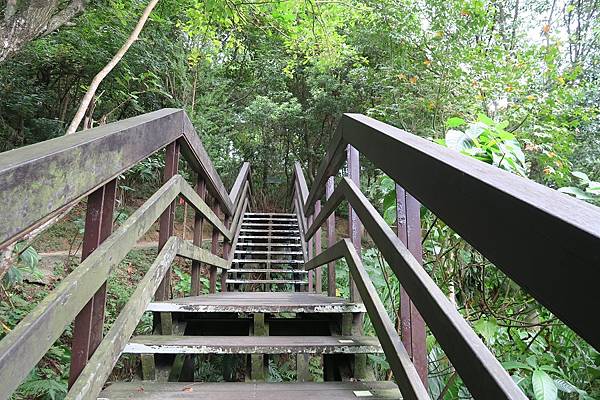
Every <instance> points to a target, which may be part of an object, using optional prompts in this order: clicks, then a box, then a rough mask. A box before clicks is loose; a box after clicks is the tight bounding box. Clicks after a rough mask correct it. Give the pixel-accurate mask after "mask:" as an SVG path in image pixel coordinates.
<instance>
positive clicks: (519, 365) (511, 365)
mask: <svg viewBox="0 0 600 400" xmlns="http://www.w3.org/2000/svg"><path fill="white" fill-rule="evenodd" d="M502 366H503V367H504V369H505V370H507V371H508V370H511V369H526V370H528V371H533V368H531V367H530V366H529V365H527V364H525V363H523V362H520V361H504V362H503V363H502Z"/></svg>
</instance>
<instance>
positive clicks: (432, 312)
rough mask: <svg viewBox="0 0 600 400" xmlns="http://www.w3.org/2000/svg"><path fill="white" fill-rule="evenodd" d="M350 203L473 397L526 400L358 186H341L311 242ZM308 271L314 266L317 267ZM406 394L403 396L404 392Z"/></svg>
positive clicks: (318, 219)
mask: <svg viewBox="0 0 600 400" xmlns="http://www.w3.org/2000/svg"><path fill="white" fill-rule="evenodd" d="M344 200H346V201H348V204H349V205H350V206H351V207H352V209H353V210H355V212H356V213H357V214H358V216H359V218H360V220H361V222H362V223H363V225H364V227H365V228H366V230H367V232H369V234H370V235H371V237H372V238H373V241H374V242H375V245H376V246H377V247H378V248H379V250H380V251H381V254H382V255H383V257H384V258H385V260H386V261H387V262H388V264H389V265H390V268H391V269H392V271H393V272H394V274H395V275H396V277H397V278H398V280H399V281H400V283H401V285H402V286H403V287H404V288H405V290H406V291H407V292H408V294H409V295H410V298H411V300H412V301H413V302H414V303H415V305H416V306H417V308H418V309H419V311H420V312H421V315H423V318H424V319H425V321H426V322H427V324H428V326H429V327H430V329H431V331H432V332H433V334H434V336H435V337H436V339H437V340H438V342H439V343H440V345H441V346H442V348H443V349H444V351H445V352H446V354H447V355H448V357H449V358H450V361H452V364H453V366H454V368H455V369H456V370H457V372H458V373H459V375H460V377H461V378H462V380H463V381H464V382H465V384H466V385H467V387H468V388H469V391H470V392H471V394H472V395H474V396H475V397H476V398H481V399H526V397H525V395H524V394H523V393H522V392H521V390H520V389H519V388H518V386H517V385H516V384H515V383H514V381H513V380H512V378H511V377H510V375H509V374H508V373H507V372H506V371H505V370H504V368H502V366H501V365H500V363H499V362H498V360H496V358H495V357H494V355H493V354H492V353H491V352H490V350H489V349H488V348H487V347H486V346H485V344H484V343H483V342H482V341H481V339H480V338H479V337H478V336H477V334H476V333H475V332H474V331H473V329H472V328H471V327H470V326H469V324H468V323H467V321H465V319H464V318H463V317H462V316H461V315H460V313H459V312H458V311H457V310H456V308H455V307H454V306H453V305H452V304H451V303H450V301H449V300H448V299H447V298H446V296H444V294H443V293H442V291H441V290H440V289H439V288H438V287H437V285H436V284H435V282H434V281H433V279H432V278H431V277H430V276H429V275H428V274H427V272H426V271H425V270H424V269H423V268H422V267H421V265H420V264H419V263H418V261H417V260H416V259H415V258H414V256H413V255H412V254H411V253H410V251H409V250H408V249H407V248H406V246H405V245H404V243H402V241H401V240H400V239H399V238H398V236H397V235H395V234H394V232H393V231H392V229H391V228H390V227H389V226H388V225H387V224H386V222H385V220H384V219H383V217H381V215H379V213H378V212H377V210H376V209H375V207H373V206H372V205H371V203H370V202H369V201H368V199H367V198H366V197H365V196H364V195H363V194H362V193H361V192H360V190H359V189H358V187H357V186H356V185H355V184H354V182H352V180H350V179H348V178H344V179H343V180H342V182H340V184H339V185H338V186H337V188H336V189H335V190H334V192H333V194H332V195H331V197H330V198H329V200H328V201H327V203H325V205H324V206H323V209H322V210H321V212H320V213H319V214H318V215H316V216H315V219H314V222H313V224H312V226H310V228H309V229H308V231H307V232H306V236H305V237H306V238H307V239H309V238H311V237H312V236H313V235H314V234H315V233H316V231H317V229H318V228H319V226H321V225H322V224H323V223H324V222H325V221H326V220H327V218H328V217H329V215H331V214H332V213H333V212H334V211H335V209H336V208H337V207H338V206H339V205H340V203H341V202H342V201H344ZM308 265H309V267H310V266H312V261H309V263H308ZM363 300H364V301H365V302H367V301H370V299H364V298H363ZM400 390H403V387H402V386H400Z"/></svg>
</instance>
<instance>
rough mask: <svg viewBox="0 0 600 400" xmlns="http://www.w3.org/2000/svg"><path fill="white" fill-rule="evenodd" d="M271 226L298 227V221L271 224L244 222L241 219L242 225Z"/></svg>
mask: <svg viewBox="0 0 600 400" xmlns="http://www.w3.org/2000/svg"><path fill="white" fill-rule="evenodd" d="M244 225H245V226H271V227H277V228H297V227H298V223H292V224H289V223H285V224H272V223H270V222H246V221H243V222H242V226H244Z"/></svg>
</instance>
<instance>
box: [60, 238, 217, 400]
mask: <svg viewBox="0 0 600 400" xmlns="http://www.w3.org/2000/svg"><path fill="white" fill-rule="evenodd" d="M181 245H182V240H181V239H179V238H177V237H174V236H172V237H171V238H170V239H169V240H168V241H167V243H165V245H164V246H163V248H162V250H161V251H160V253H158V255H157V256H156V259H155V260H154V262H153V263H152V265H151V266H150V268H148V271H147V272H146V274H145V275H144V278H142V280H141V281H140V283H139V284H138V285H137V288H136V289H135V291H134V292H133V294H132V295H131V297H130V298H129V301H128V302H127V304H125V306H124V307H123V309H122V310H121V312H120V313H119V316H118V317H117V319H116V320H115V322H114V324H113V325H112V327H111V328H110V330H109V331H108V333H107V334H106V336H105V337H104V340H103V341H102V342H101V343H100V345H99V346H98V348H97V349H96V351H95V352H94V354H93V355H92V356H91V358H90V359H89V360H88V361H87V364H86V365H85V367H84V369H83V370H82V371H81V374H80V375H79V377H78V378H77V380H76V381H75V383H74V384H73V386H71V388H70V389H69V392H68V393H67V396H66V397H65V399H68V400H74V399H77V400H84V399H86V400H92V399H94V400H95V399H97V397H98V393H100V391H101V390H102V388H103V387H104V384H105V382H106V380H107V379H108V377H109V375H110V373H111V371H112V369H113V367H114V366H115V364H116V363H117V361H118V360H119V357H120V355H121V352H122V351H123V349H124V348H125V345H127V342H128V341H129V338H130V337H131V335H132V334H133V332H134V331H135V328H136V327H137V325H138V323H139V321H140V318H141V317H142V315H143V314H144V312H145V311H146V308H147V307H148V304H149V303H150V301H151V300H152V296H153V295H154V293H155V292H156V289H157V288H158V285H159V284H160V282H161V281H162V279H163V277H164V275H165V274H166V273H167V271H168V270H169V267H170V265H171V263H172V262H173V260H174V259H175V256H176V255H177V254H178V253H179V252H180V251H181ZM200 250H203V249H200ZM203 251H205V252H206V250H203ZM207 253H208V252H207ZM211 255H212V254H211ZM204 262H206V261H204Z"/></svg>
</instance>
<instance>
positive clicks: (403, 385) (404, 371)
mask: <svg viewBox="0 0 600 400" xmlns="http://www.w3.org/2000/svg"><path fill="white" fill-rule="evenodd" d="M341 258H343V259H345V260H346V262H347V264H348V268H349V270H350V274H351V275H352V277H353V278H354V281H355V282H356V286H357V287H358V290H359V292H360V296H361V298H362V299H363V300H364V303H365V308H366V309H367V313H368V314H369V318H370V319H371V323H372V324H373V327H374V328H375V333H376V334H377V338H378V339H379V342H380V343H381V347H382V348H383V352H384V353H385V356H386V358H387V360H388V363H389V364H390V368H391V370H392V372H393V373H394V378H395V379H396V381H397V382H398V386H399V387H400V391H401V393H402V396H403V397H402V398H403V399H417V400H418V399H429V398H430V397H429V394H428V393H427V389H425V386H424V385H423V382H421V378H420V377H419V374H418V373H417V370H416V369H415V366H414V365H413V363H412V361H411V359H410V356H409V355H408V353H407V351H406V349H405V348H404V345H403V344H402V341H401V340H400V337H399V335H398V333H397V332H396V329H395V328H394V324H393V323H392V321H391V320H390V317H389V316H388V314H387V312H386V310H385V306H384V305H383V303H382V302H381V299H380V298H379V295H378V294H377V290H376V289H375V286H374V285H373V283H372V282H371V279H370V278H369V274H368V273H367V271H366V270H365V267H364V266H363V264H362V261H361V259H360V256H359V255H358V253H357V251H356V249H355V248H354V245H353V244H352V242H351V241H350V239H342V240H340V241H339V242H337V243H336V244H334V245H333V246H332V247H330V248H328V249H327V250H326V251H324V252H323V253H320V254H318V255H316V256H315V257H314V258H312V259H311V260H310V261H309V262H307V263H306V264H305V266H304V269H306V270H307V271H310V270H312V269H315V268H318V267H319V266H321V265H324V264H327V263H330V262H332V261H335V260H338V259H341Z"/></svg>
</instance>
